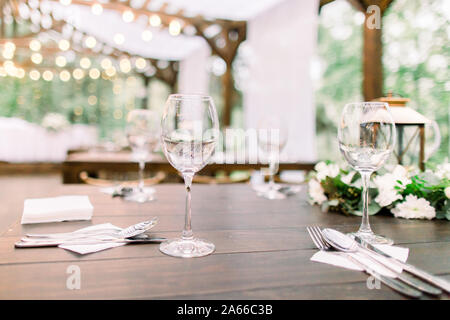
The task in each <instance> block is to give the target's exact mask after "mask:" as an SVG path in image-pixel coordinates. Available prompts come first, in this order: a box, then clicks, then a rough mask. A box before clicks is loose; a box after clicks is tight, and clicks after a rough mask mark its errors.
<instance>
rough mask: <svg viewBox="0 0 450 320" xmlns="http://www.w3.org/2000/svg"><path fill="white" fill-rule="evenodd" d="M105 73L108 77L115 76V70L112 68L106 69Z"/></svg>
mask: <svg viewBox="0 0 450 320" xmlns="http://www.w3.org/2000/svg"><path fill="white" fill-rule="evenodd" d="M105 73H106V75H107V76H108V77H112V76H114V75H115V74H116V68H114V67H110V68H108V69H106V70H105Z"/></svg>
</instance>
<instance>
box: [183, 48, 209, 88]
mask: <svg viewBox="0 0 450 320" xmlns="http://www.w3.org/2000/svg"><path fill="white" fill-rule="evenodd" d="M210 55H211V50H210V49H209V46H208V45H207V43H206V42H204V45H202V46H200V47H199V48H198V49H197V50H195V51H194V52H192V53H191V54H190V55H189V56H188V57H186V58H185V59H183V60H181V61H180V69H179V72H178V92H179V93H193V94H208V92H209V72H208V61H209V57H210Z"/></svg>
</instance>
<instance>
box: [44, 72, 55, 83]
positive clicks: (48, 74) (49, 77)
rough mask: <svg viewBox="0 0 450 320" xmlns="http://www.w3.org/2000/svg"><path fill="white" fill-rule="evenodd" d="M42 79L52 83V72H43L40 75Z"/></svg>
mask: <svg viewBox="0 0 450 320" xmlns="http://www.w3.org/2000/svg"><path fill="white" fill-rule="evenodd" d="M42 79H44V80H45V81H52V80H53V72H51V71H49V70H45V71H44V72H43V73H42Z"/></svg>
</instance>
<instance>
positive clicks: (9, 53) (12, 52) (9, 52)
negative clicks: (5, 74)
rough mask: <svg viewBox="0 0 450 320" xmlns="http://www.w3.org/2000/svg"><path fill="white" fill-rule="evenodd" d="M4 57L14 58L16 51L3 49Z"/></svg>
mask: <svg viewBox="0 0 450 320" xmlns="http://www.w3.org/2000/svg"><path fill="white" fill-rule="evenodd" d="M2 55H3V58H5V59H12V58H13V57H14V51H10V50H6V49H5V50H3V53H2Z"/></svg>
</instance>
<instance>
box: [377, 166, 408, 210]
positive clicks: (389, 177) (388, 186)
mask: <svg viewBox="0 0 450 320" xmlns="http://www.w3.org/2000/svg"><path fill="white" fill-rule="evenodd" d="M373 181H374V183H375V186H376V187H377V189H378V196H377V197H376V198H375V201H376V202H377V203H378V204H379V205H380V206H382V207H385V206H388V205H390V204H391V203H392V202H394V201H396V200H400V199H401V198H402V197H401V195H400V194H398V190H397V189H396V188H395V187H399V188H400V189H405V188H406V185H407V184H410V183H411V179H409V178H408V171H407V170H406V169H405V167H403V166H400V165H397V166H396V167H395V168H394V170H393V171H392V172H391V173H386V174H384V175H382V176H376V177H375V178H374V179H373ZM399 181H400V182H399Z"/></svg>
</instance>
